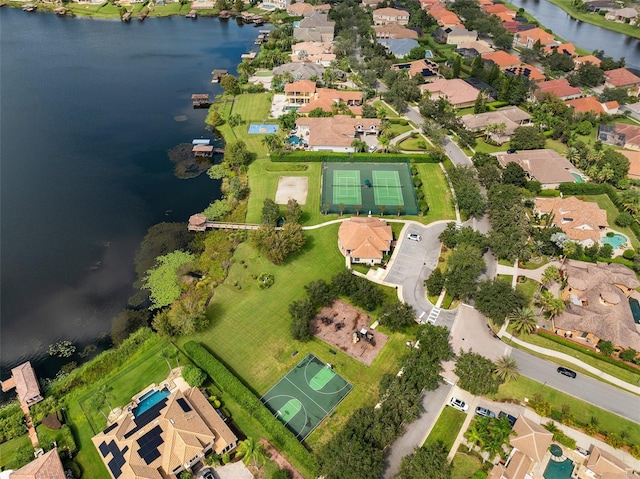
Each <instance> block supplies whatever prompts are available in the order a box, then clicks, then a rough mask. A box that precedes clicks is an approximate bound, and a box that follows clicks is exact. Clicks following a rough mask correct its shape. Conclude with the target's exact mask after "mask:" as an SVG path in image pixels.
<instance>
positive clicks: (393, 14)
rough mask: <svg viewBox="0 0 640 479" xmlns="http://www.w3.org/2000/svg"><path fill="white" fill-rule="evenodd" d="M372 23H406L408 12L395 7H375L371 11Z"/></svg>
mask: <svg viewBox="0 0 640 479" xmlns="http://www.w3.org/2000/svg"><path fill="white" fill-rule="evenodd" d="M373 23H374V25H386V24H387V23H398V24H400V25H406V24H407V23H409V12H407V11H406V10H399V9H397V8H377V9H376V10H374V11H373Z"/></svg>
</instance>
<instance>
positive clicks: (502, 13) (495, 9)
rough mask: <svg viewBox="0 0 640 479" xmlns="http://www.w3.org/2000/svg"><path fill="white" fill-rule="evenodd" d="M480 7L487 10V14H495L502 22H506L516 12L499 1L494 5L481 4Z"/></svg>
mask: <svg viewBox="0 0 640 479" xmlns="http://www.w3.org/2000/svg"><path fill="white" fill-rule="evenodd" d="M480 8H481V9H482V10H484V11H485V12H487V14H488V15H495V16H496V17H498V18H499V19H500V21H502V22H508V21H510V20H513V19H514V18H515V17H516V12H515V11H514V10H511V9H510V8H508V7H505V6H504V5H503V4H501V3H496V4H494V5H483V6H481V7H480Z"/></svg>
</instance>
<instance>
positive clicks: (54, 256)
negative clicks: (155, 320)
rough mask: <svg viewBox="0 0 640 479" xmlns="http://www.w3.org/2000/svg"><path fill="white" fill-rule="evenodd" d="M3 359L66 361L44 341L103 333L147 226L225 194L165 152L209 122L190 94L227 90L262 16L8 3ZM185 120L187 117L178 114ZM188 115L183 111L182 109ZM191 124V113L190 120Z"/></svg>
mask: <svg viewBox="0 0 640 479" xmlns="http://www.w3.org/2000/svg"><path fill="white" fill-rule="evenodd" d="M0 29H1V31H2V35H1V45H0V47H1V50H2V78H1V80H2V81H1V82H0V95H1V98H2V103H1V105H0V106H1V118H0V119H1V137H0V140H1V141H0V145H1V151H0V153H1V171H0V181H1V183H0V195H1V196H0V198H1V204H0V207H1V210H0V212H1V220H2V221H1V228H2V230H1V237H0V240H1V243H0V246H1V253H2V254H1V262H2V263H1V271H2V276H1V300H2V301H1V314H2V316H1V320H2V323H1V326H2V329H1V339H0V341H1V344H0V347H1V354H2V356H1V360H2V362H1V364H2V375H1V376H0V378H1V379H4V378H6V377H7V375H8V371H7V368H9V367H13V366H14V365H15V364H17V363H18V362H21V361H23V360H25V359H32V360H34V359H35V360H36V364H37V366H38V372H39V373H40V374H42V375H51V374H52V373H55V371H56V370H57V368H58V367H59V364H56V363H55V362H54V363H52V362H51V361H48V362H47V363H46V365H45V364H44V361H43V360H44V359H47V358H48V354H47V350H48V345H49V344H51V343H54V342H56V341H57V340H60V339H68V340H72V341H74V342H75V343H76V345H77V346H78V347H79V349H81V348H82V347H83V346H84V345H87V344H91V343H94V342H95V341H96V338H100V337H105V336H106V335H107V334H108V333H109V331H110V326H111V319H112V318H113V317H114V316H115V315H116V314H117V313H118V312H119V311H121V310H122V309H123V307H124V306H125V305H126V301H127V299H128V297H129V295H130V294H131V293H132V290H131V284H132V282H133V280H134V272H133V257H134V253H135V250H136V248H137V247H138V245H139V243H140V240H141V239H142V237H143V236H144V234H145V232H146V229H147V228H148V227H149V226H151V225H153V224H155V223H158V222H161V221H180V222H185V227H186V220H187V219H188V217H189V215H191V214H193V213H195V212H199V211H202V210H203V209H204V208H205V207H206V205H207V204H208V203H209V202H210V201H211V200H212V199H214V198H217V197H218V196H219V183H218V182H215V181H212V180H210V179H209V178H208V177H207V176H206V175H201V176H200V177H198V178H196V179H191V180H179V179H177V178H175V177H174V175H173V165H172V164H171V162H170V161H169V160H168V158H167V153H166V152H167V150H168V149H169V148H171V147H173V146H175V145H177V144H179V143H184V142H191V140H192V139H193V138H200V137H201V136H204V137H210V136H211V135H210V134H209V133H208V132H207V131H206V130H205V129H204V123H203V120H204V117H205V115H206V110H193V109H192V107H191V99H190V98H191V94H192V93H210V94H211V95H215V94H218V93H220V89H219V86H218V85H215V84H212V83H211V71H212V70H213V69H214V68H222V69H228V70H229V71H230V72H232V73H235V66H236V65H237V63H238V62H239V61H240V55H241V54H242V53H244V52H246V51H249V49H250V48H251V47H253V41H254V39H255V37H256V36H257V34H258V31H257V29H255V28H254V27H253V26H239V25H238V24H237V23H236V22H235V21H233V20H231V21H229V22H220V21H219V20H217V19H207V18H199V19H198V20H196V21H194V20H189V19H185V18H183V17H172V18H165V19H151V18H150V19H147V20H146V21H145V22H144V23H139V22H138V21H135V20H134V21H132V22H131V23H130V24H125V23H121V22H119V21H104V20H91V19H83V18H60V17H57V16H55V15H52V14H45V13H33V14H27V13H25V12H22V11H21V10H19V9H12V8H2V9H1V11H0ZM181 115H184V116H186V120H185V121H176V117H180V116H181ZM178 119H180V118H178ZM182 120H184V118H182Z"/></svg>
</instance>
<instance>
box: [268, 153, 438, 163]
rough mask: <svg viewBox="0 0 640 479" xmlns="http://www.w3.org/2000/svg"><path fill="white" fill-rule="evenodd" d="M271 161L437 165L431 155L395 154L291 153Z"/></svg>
mask: <svg viewBox="0 0 640 479" xmlns="http://www.w3.org/2000/svg"><path fill="white" fill-rule="evenodd" d="M271 161H275V162H286V163H295V162H303V163H310V162H314V163H319V162H323V163H339V162H345V163H372V162H373V163H404V162H407V161H411V162H412V163H438V160H437V159H434V158H432V157H431V155H404V154H399V153H398V154H396V153H384V154H372V153H333V152H329V151H292V152H290V153H282V154H280V155H276V154H273V153H272V154H271Z"/></svg>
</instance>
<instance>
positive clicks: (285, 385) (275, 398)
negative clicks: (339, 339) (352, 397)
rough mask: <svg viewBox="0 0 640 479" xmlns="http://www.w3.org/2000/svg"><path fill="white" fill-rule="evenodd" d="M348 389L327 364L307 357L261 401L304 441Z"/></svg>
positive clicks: (312, 357)
mask: <svg viewBox="0 0 640 479" xmlns="http://www.w3.org/2000/svg"><path fill="white" fill-rule="evenodd" d="M351 389H353V386H352V385H351V384H349V383H348V382H347V381H345V380H344V379H343V378H342V377H341V376H340V375H339V374H338V373H336V372H335V371H334V370H333V368H332V367H331V366H330V365H327V364H325V363H323V362H322V361H320V359H318V358H317V357H316V356H314V355H313V354H307V356H305V358H304V359H303V360H302V361H300V362H299V363H298V364H297V365H296V366H295V367H294V368H293V369H292V370H291V371H289V372H288V373H287V374H286V375H285V376H284V377H283V378H282V379H280V381H278V382H277V383H276V384H275V385H274V386H273V387H272V388H271V389H269V391H267V393H266V394H265V395H264V396H262V402H263V403H264V405H265V406H267V408H269V410H270V411H271V412H272V413H273V415H274V416H275V417H277V418H278V419H279V420H280V421H281V422H282V423H283V424H284V425H285V426H287V427H288V428H289V429H290V430H291V432H293V433H294V434H295V435H296V437H297V438H298V439H299V440H300V441H304V440H305V439H306V438H307V436H309V434H311V433H312V432H313V430H314V429H315V428H316V427H317V426H318V424H320V423H321V422H322V420H323V419H324V418H325V417H326V416H327V415H329V413H331V411H332V410H333V409H334V408H335V407H336V406H337V405H338V404H340V401H342V400H343V399H344V398H345V396H346V395H347V394H349V392H350V391H351Z"/></svg>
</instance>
